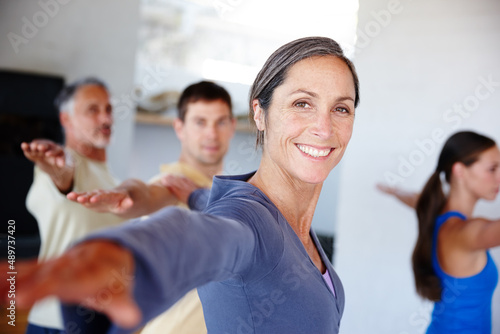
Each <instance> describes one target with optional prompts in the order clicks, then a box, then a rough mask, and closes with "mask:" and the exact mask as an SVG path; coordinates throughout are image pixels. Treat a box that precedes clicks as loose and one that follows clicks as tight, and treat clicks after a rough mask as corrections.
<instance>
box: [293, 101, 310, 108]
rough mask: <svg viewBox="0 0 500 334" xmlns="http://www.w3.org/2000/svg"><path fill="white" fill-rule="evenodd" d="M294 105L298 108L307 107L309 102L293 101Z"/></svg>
mask: <svg viewBox="0 0 500 334" xmlns="http://www.w3.org/2000/svg"><path fill="white" fill-rule="evenodd" d="M295 106H296V107H299V108H307V107H309V103H307V102H297V103H295Z"/></svg>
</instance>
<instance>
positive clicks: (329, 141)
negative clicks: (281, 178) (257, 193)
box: [254, 56, 355, 184]
mask: <svg viewBox="0 0 500 334" xmlns="http://www.w3.org/2000/svg"><path fill="white" fill-rule="evenodd" d="M354 99H355V90H354V80H353V77H352V73H351V71H350V70H349V67H348V66H347V65H346V64H345V63H344V62H343V61H342V60H340V59H339V58H336V57H333V56H323V57H312V58H307V59H304V60H301V61H299V62H297V63H296V64H295V65H293V66H292V67H291V68H290V69H289V71H288V74H287V77H286V79H285V80H284V82H283V83H282V84H281V85H280V86H279V87H277V88H276V89H275V91H274V93H273V97H272V101H271V104H270V106H269V109H268V118H267V124H265V123H264V116H263V114H262V113H261V112H258V113H257V115H256V118H257V119H258V126H259V130H264V133H265V140H264V151H263V159H268V160H270V161H268V162H271V163H272V164H273V166H275V167H277V168H278V169H279V170H280V172H282V173H284V175H286V176H287V177H291V178H292V180H294V181H298V180H300V181H302V182H306V183H311V184H318V183H321V182H323V181H324V180H325V179H326V177H327V176H328V174H329V173H330V171H331V170H332V169H333V168H334V167H335V166H336V165H337V164H338V163H339V161H340V159H341V158H342V156H343V155H344V152H345V149H346V147H347V144H348V143H349V139H350V138H351V134H352V130H353V123H354ZM254 106H255V102H254Z"/></svg>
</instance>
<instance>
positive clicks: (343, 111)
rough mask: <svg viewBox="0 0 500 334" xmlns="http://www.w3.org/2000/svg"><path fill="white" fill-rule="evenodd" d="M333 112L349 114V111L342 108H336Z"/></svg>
mask: <svg viewBox="0 0 500 334" xmlns="http://www.w3.org/2000/svg"><path fill="white" fill-rule="evenodd" d="M334 110H335V111H338V112H341V113H343V114H348V113H349V109H347V108H344V107H337V108H335V109H334Z"/></svg>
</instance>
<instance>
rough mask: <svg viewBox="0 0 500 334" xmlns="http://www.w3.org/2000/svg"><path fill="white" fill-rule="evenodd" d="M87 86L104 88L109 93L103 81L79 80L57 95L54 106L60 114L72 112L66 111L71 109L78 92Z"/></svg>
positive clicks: (92, 79)
mask: <svg viewBox="0 0 500 334" xmlns="http://www.w3.org/2000/svg"><path fill="white" fill-rule="evenodd" d="M87 85H95V86H99V87H102V88H104V89H105V90H106V91H108V87H107V86H106V84H105V83H104V81H102V80H101V79H98V78H94V77H87V78H83V79H80V80H77V81H75V82H72V83H71V84H69V85H66V86H64V88H63V89H62V90H61V91H60V92H59V94H58V95H57V97H56V99H55V101H54V104H55V105H56V107H57V109H58V110H59V112H62V111H71V110H66V109H68V108H69V109H71V106H70V104H71V102H72V101H73V98H74V97H75V94H76V92H78V90H79V89H80V88H81V87H82V86H87Z"/></svg>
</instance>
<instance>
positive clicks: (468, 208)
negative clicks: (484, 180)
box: [444, 188, 478, 217]
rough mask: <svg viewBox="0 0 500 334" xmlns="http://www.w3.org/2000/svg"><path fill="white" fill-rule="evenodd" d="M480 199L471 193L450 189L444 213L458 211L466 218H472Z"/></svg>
mask: <svg viewBox="0 0 500 334" xmlns="http://www.w3.org/2000/svg"><path fill="white" fill-rule="evenodd" d="M477 201H478V199H477V198H476V197H475V196H473V195H472V194H471V193H470V192H466V191H458V189H453V188H451V189H450V192H449V195H448V199H447V200H446V204H445V207H444V211H445V212H446V211H458V212H461V213H463V214H464V215H465V216H466V217H471V216H472V214H473V213H474V207H475V206H476V203H477Z"/></svg>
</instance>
